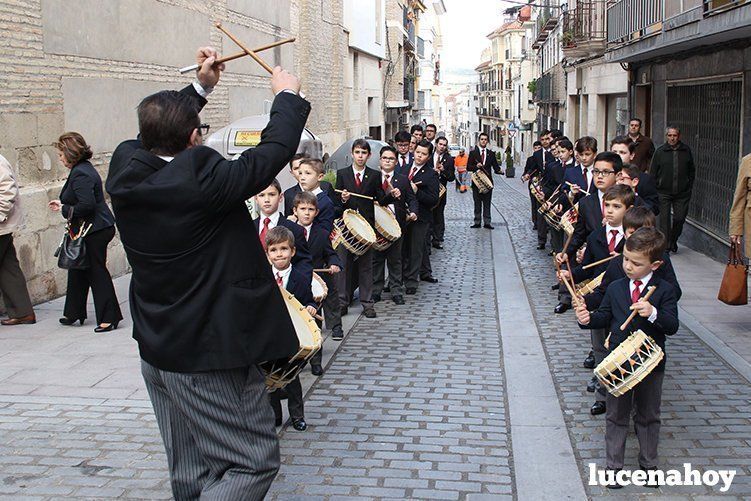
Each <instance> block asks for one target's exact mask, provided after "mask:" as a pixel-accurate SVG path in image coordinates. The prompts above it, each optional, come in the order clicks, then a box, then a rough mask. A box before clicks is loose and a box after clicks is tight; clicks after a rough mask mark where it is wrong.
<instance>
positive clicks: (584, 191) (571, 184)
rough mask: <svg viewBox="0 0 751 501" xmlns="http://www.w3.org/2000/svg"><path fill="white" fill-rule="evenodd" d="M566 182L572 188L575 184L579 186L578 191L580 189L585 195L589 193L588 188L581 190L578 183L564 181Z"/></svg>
mask: <svg viewBox="0 0 751 501" xmlns="http://www.w3.org/2000/svg"><path fill="white" fill-rule="evenodd" d="M566 184H567V185H569V186H570V187H572V188H573V187H574V186H576V187H577V188H579V190H580V191H581V192H582V193H584V194H585V195H589V190H583V189H582V187H581V186H579V185H578V184H576V183H569V182H568V181H566Z"/></svg>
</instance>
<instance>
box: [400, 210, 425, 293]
mask: <svg viewBox="0 0 751 501" xmlns="http://www.w3.org/2000/svg"><path fill="white" fill-rule="evenodd" d="M429 230H430V223H427V222H425V221H413V222H411V223H409V225H407V231H406V233H405V235H404V237H402V238H403V239H404V243H403V245H404V256H406V257H405V260H404V285H405V286H406V288H407V289H417V287H418V286H419V284H420V281H419V279H420V268H421V267H422V260H423V256H424V252H425V240H426V237H427V234H428V231H429Z"/></svg>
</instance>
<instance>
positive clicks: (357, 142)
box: [352, 139, 370, 153]
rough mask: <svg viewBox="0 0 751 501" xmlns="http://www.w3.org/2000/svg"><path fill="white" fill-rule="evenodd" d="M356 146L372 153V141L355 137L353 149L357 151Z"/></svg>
mask: <svg viewBox="0 0 751 501" xmlns="http://www.w3.org/2000/svg"><path fill="white" fill-rule="evenodd" d="M355 148H360V149H363V150H365V151H367V152H368V153H370V143H369V142H368V141H367V140H365V139H355V140H354V141H352V151H355Z"/></svg>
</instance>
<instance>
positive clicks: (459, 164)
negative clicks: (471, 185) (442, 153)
mask: <svg viewBox="0 0 751 501" xmlns="http://www.w3.org/2000/svg"><path fill="white" fill-rule="evenodd" d="M467 158H468V157H467V153H466V152H465V151H464V148H462V149H460V150H459V154H458V155H457V156H456V158H454V167H456V191H460V192H462V193H464V192H465V191H467Z"/></svg>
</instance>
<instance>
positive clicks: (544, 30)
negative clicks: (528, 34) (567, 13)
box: [532, 0, 559, 50]
mask: <svg viewBox="0 0 751 501" xmlns="http://www.w3.org/2000/svg"><path fill="white" fill-rule="evenodd" d="M543 5H544V7H542V8H541V9H540V14H539V15H538V16H537V26H536V29H535V34H536V36H535V40H534V42H533V43H532V48H533V49H535V50H536V49H539V48H540V47H541V46H542V44H543V43H544V42H545V40H547V39H548V36H549V35H550V32H551V31H552V30H553V29H554V28H555V27H556V26H557V25H558V12H559V11H558V9H552V8H550V2H549V1H548V0H545V1H544V3H543Z"/></svg>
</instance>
